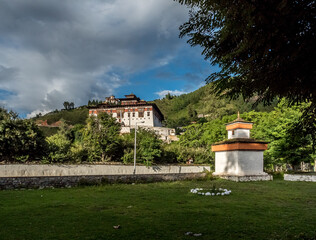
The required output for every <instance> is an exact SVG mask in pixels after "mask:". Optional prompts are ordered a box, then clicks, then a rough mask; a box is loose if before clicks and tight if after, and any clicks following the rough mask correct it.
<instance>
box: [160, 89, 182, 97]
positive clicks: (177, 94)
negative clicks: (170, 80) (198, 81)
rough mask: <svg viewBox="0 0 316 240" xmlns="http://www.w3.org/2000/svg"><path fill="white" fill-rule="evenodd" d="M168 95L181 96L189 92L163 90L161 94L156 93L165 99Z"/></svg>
mask: <svg viewBox="0 0 316 240" xmlns="http://www.w3.org/2000/svg"><path fill="white" fill-rule="evenodd" d="M168 93H170V94H171V95H175V96H179V95H181V94H186V93H188V92H184V91H180V90H162V91H160V92H156V93H155V94H157V95H158V96H159V98H164V97H165V96H166V95H167V94H168Z"/></svg>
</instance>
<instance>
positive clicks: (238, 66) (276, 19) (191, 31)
mask: <svg viewBox="0 0 316 240" xmlns="http://www.w3.org/2000/svg"><path fill="white" fill-rule="evenodd" d="M177 1H178V2H180V3H181V4H186V5H188V6H190V7H192V8H191V11H190V18H189V20H188V22H186V23H184V24H183V25H182V26H181V27H180V30H181V33H180V36H181V37H184V36H188V37H189V40H188V43H190V44H191V45H192V46H195V45H200V46H201V47H202V49H203V52H202V54H203V55H204V56H205V59H209V60H210V61H211V63H212V64H218V65H219V66H220V68H221V70H220V71H219V72H216V73H213V74H211V75H210V76H209V77H208V78H207V81H208V82H213V81H214V82H215V85H214V86H215V92H217V93H218V94H223V93H225V95H228V96H230V97H232V98H237V97H238V96H240V94H242V95H243V97H244V98H251V97H253V96H257V97H258V100H259V101H263V102H265V103H270V102H271V101H273V99H274V98H275V97H276V96H279V97H286V98H288V99H289V100H290V103H295V102H303V101H311V102H312V106H311V109H315V106H316V61H315V60H314V55H315V54H316V44H315V42H316V17H315V12H316V2H315V1H313V0H299V1H294V0H291V1H274V0H267V1H259V0H250V1H241V0H235V1H230V0H177ZM315 115H316V114H315Z"/></svg>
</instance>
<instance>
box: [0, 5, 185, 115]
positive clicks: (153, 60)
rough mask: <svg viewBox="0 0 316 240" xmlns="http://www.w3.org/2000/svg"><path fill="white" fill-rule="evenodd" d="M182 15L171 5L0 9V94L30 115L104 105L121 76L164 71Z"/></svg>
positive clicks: (124, 81) (123, 80)
mask: <svg viewBox="0 0 316 240" xmlns="http://www.w3.org/2000/svg"><path fill="white" fill-rule="evenodd" d="M186 17H187V9H186V8H185V7H184V6H181V5H179V4H178V3H176V2H174V1H172V0H159V1H157V0H133V1H131V0H112V1H101V0H91V1H85V0H65V1H54V0H49V1H42V0H29V1H20V0H4V1H1V2H0V36H1V37H0V90H1V89H2V90H4V91H7V92H11V93H13V94H12V95H8V97H6V99H2V100H1V102H2V103H3V104H5V105H6V107H7V108H10V109H14V110H16V111H20V112H24V113H32V114H36V113H39V112H47V111H50V110H54V109H56V108H57V109H59V108H61V107H62V103H63V102H64V101H73V102H75V104H76V105H77V106H78V105H83V104H86V103H87V101H88V100H89V99H91V98H99V99H101V98H104V97H105V96H107V95H109V94H112V93H113V92H114V91H115V89H117V88H119V87H121V86H122V85H126V84H131V83H130V82H129V80H128V76H129V75H131V74H133V73H135V72H138V71H145V70H146V69H151V68H155V67H159V66H164V65H167V64H168V63H169V62H170V61H171V60H172V58H173V55H175V54H176V52H177V49H178V48H179V47H180V43H181V44H183V43H182V42H180V41H179V39H178V26H179V25H180V24H181V23H183V22H184V21H185V19H186Z"/></svg>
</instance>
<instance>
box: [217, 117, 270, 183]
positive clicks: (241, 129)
mask: <svg viewBox="0 0 316 240" xmlns="http://www.w3.org/2000/svg"><path fill="white" fill-rule="evenodd" d="M252 125H253V123H252V122H247V121H245V120H243V119H241V118H240V116H239V113H238V118H237V119H236V120H235V121H233V122H230V123H228V124H226V130H227V131H228V140H225V141H222V142H218V143H215V144H213V145H212V151H213V152H215V172H214V173H213V175H216V176H220V177H222V178H226V179H229V180H233V181H258V180H272V176H270V175H268V174H267V173H265V172H263V152H264V150H266V149H267V147H268V144H267V142H263V141H258V140H255V139H251V138H250V129H252Z"/></svg>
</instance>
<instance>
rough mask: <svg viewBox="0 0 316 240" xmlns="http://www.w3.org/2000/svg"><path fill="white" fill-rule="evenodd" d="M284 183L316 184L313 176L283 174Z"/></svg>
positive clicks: (314, 175) (315, 177)
mask: <svg viewBox="0 0 316 240" xmlns="http://www.w3.org/2000/svg"><path fill="white" fill-rule="evenodd" d="M284 180H285V181H305V182H316V173H315V174H284Z"/></svg>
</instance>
